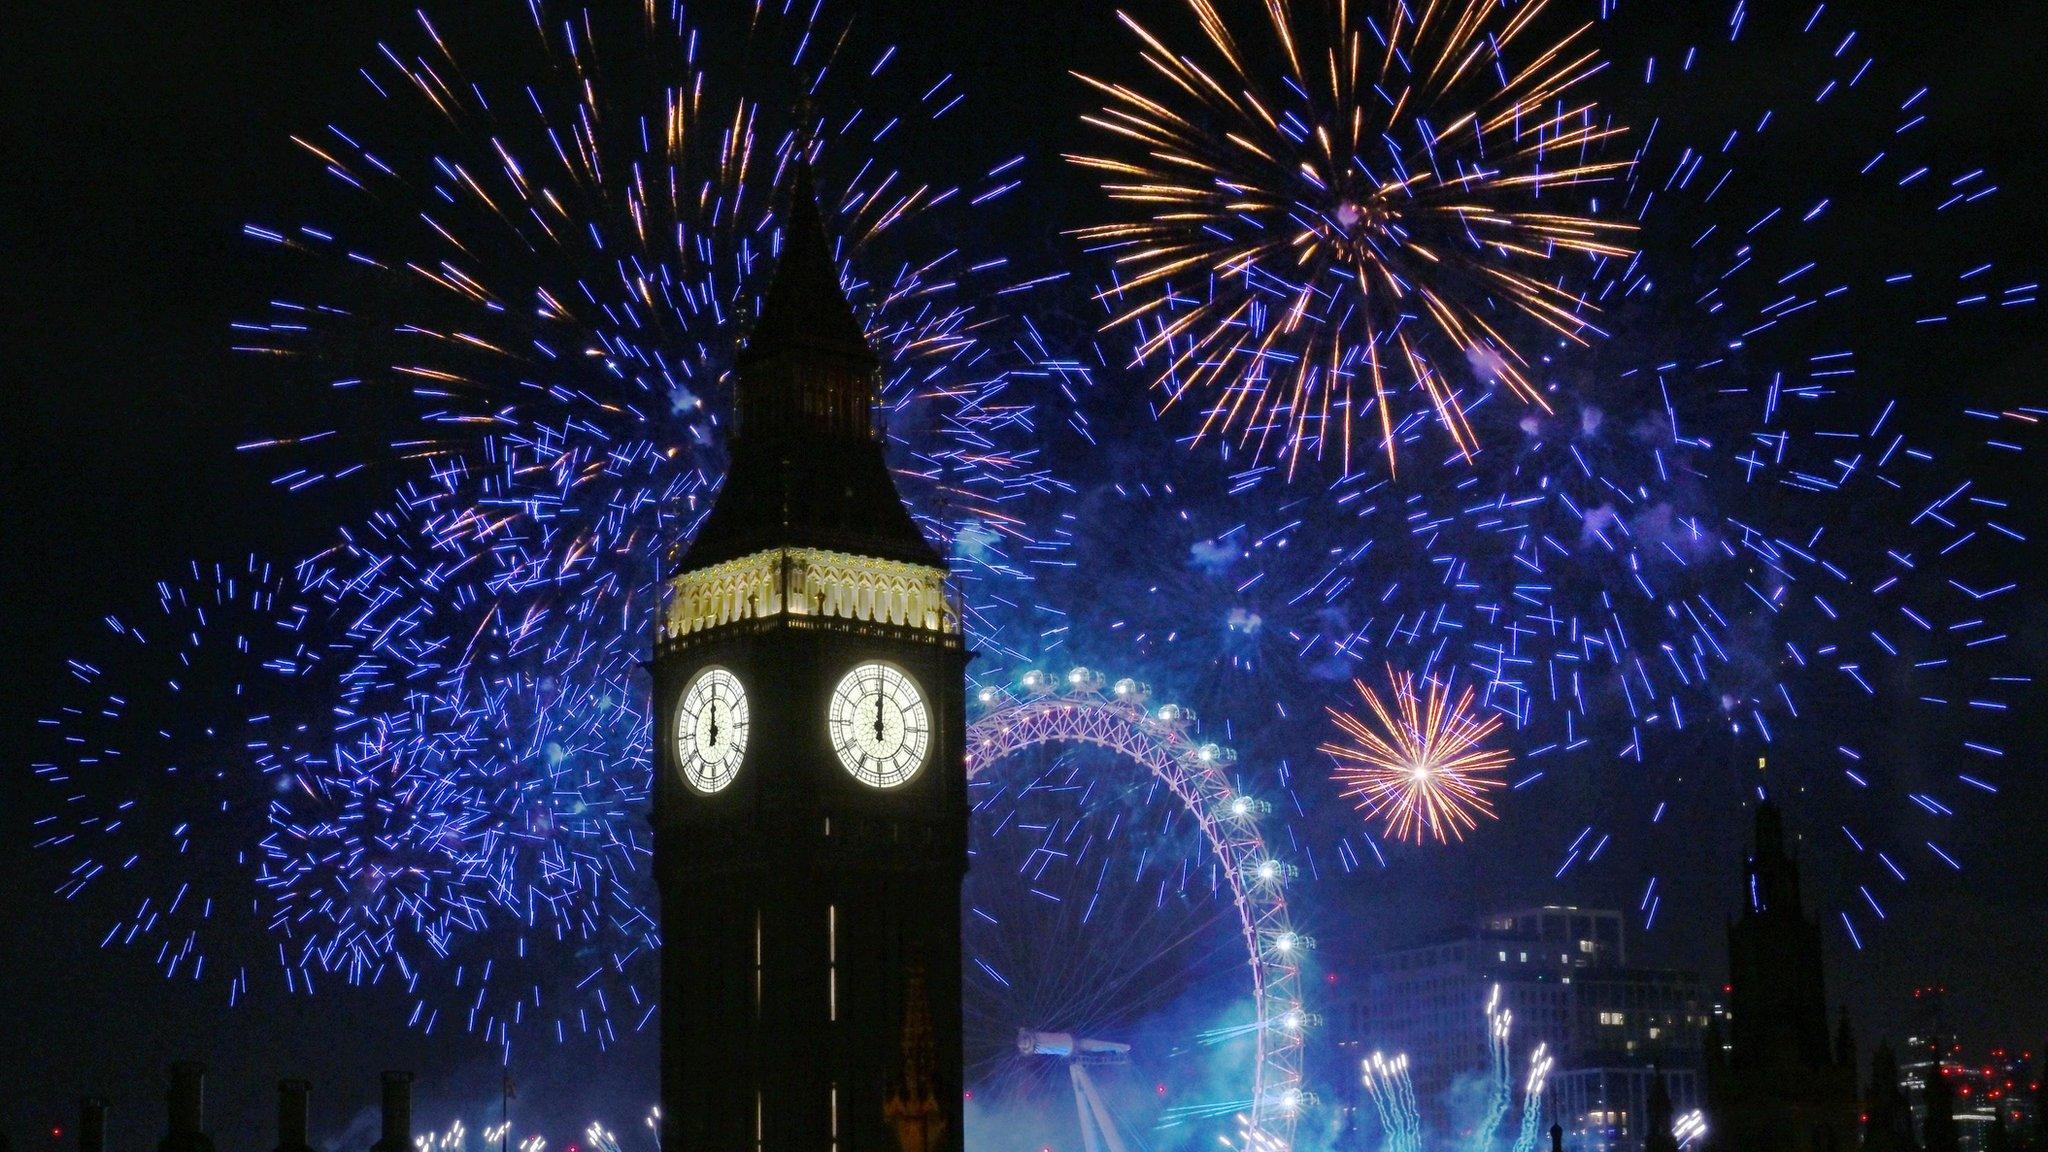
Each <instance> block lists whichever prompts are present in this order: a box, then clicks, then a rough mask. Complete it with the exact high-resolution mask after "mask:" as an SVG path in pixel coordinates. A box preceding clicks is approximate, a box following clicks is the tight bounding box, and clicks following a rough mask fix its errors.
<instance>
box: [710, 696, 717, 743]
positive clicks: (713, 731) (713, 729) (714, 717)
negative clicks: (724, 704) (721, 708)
mask: <svg viewBox="0 0 2048 1152" xmlns="http://www.w3.org/2000/svg"><path fill="white" fill-rule="evenodd" d="M711 746H712V747H713V748H716V747H718V701H716V700H713V701H712V702H711Z"/></svg>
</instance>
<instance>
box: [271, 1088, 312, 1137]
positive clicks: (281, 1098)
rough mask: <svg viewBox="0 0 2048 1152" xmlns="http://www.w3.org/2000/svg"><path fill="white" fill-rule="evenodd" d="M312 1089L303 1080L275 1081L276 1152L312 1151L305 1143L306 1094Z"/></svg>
mask: <svg viewBox="0 0 2048 1152" xmlns="http://www.w3.org/2000/svg"><path fill="white" fill-rule="evenodd" d="M312 1090H313V1085H312V1084H310V1083H308V1082H306V1081H304V1080H279V1081H278V1082H277V1152H312V1149H311V1146H310V1145H308V1144H307V1143H306V1095H307V1094H308V1093H310V1092H311V1091H312Z"/></svg>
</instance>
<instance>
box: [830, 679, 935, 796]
mask: <svg viewBox="0 0 2048 1152" xmlns="http://www.w3.org/2000/svg"><path fill="white" fill-rule="evenodd" d="M828 722H829V723H830V725H831V729H832V750H833V751H834V752H837V753H838V754H839V762H840V763H841V764H844V765H846V770H847V771H848V772H851V773H853V775H854V778H855V779H857V780H859V781H860V782H861V783H863V784H866V785H868V786H869V787H871V788H894V787H896V786H897V785H899V784H902V783H904V782H905V781H907V780H909V779H910V778H911V777H912V776H915V775H917V770H918V769H919V768H922V767H924V758H925V753H926V752H928V751H930V749H931V742H932V724H931V710H930V709H929V708H927V707H926V706H925V700H924V693H923V692H922V691H920V690H919V689H918V686H917V681H915V680H913V679H911V678H910V675H909V674H908V673H906V672H904V671H903V670H902V669H901V668H896V667H893V666H891V665H888V664H861V665H858V666H856V667H855V668H854V669H853V670H852V671H851V672H848V673H847V674H846V675H845V677H844V678H842V679H841V680H840V681H839V686H838V687H837V688H834V689H833V690H832V710H831V713H830V715H829V717H828Z"/></svg>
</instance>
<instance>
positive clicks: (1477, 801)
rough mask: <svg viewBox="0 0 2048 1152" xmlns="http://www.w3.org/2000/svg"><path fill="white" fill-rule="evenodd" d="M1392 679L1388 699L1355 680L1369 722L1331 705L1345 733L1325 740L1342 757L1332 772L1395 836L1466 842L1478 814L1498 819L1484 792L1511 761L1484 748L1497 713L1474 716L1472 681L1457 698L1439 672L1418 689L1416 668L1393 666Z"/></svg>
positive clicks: (1496, 724)
mask: <svg viewBox="0 0 2048 1152" xmlns="http://www.w3.org/2000/svg"><path fill="white" fill-rule="evenodd" d="M1387 681H1388V686H1389V688H1390V690H1391V701H1387V700H1382V699H1381V698H1380V695H1379V693H1378V692H1376V691H1374V690H1373V688H1372V686H1371V685H1369V684H1367V683H1366V682H1365V681H1363V680H1353V681H1352V682H1351V684H1352V687H1354V688H1356V689H1357V690H1358V695H1359V698H1360V699H1361V700H1363V701H1364V702H1365V705H1366V708H1367V710H1368V711H1369V712H1370V713H1371V719H1370V720H1368V719H1367V718H1366V717H1365V716H1363V715H1360V714H1354V713H1350V712H1345V711H1343V710H1342V709H1339V708H1334V707H1332V708H1327V709H1326V711H1328V712H1329V714H1330V719H1331V721H1332V722H1334V723H1335V724H1336V725H1337V727H1338V728H1339V729H1340V730H1342V732H1343V733H1344V735H1345V737H1347V739H1346V740H1345V741H1343V742H1337V741H1331V742H1327V743H1325V744H1323V745H1322V751H1324V752H1327V753H1329V755H1330V756H1331V757H1333V758H1334V759H1335V760H1336V762H1337V763H1336V770H1335V772H1333V773H1332V775H1331V778H1332V779H1333V780H1335V781H1336V783H1337V784H1338V785H1339V786H1340V787H1341V788H1342V789H1343V792H1342V794H1343V796H1344V797H1345V798H1347V799H1349V800H1352V801H1353V802H1354V803H1355V804H1356V805H1357V807H1358V809H1359V811H1361V812H1363V813H1365V818H1366V819H1368V820H1374V819H1377V820H1380V821H1382V822H1383V827H1384V830H1385V832H1386V834H1387V835H1388V836H1390V837H1392V838H1393V839H1396V840H1409V841H1413V842H1414V843H1417V844H1419V843H1421V842H1422V840H1423V838H1424V837H1425V836H1434V837H1435V838H1436V840H1437V842H1438V843H1440V844H1441V843H1445V842H1447V841H1449V840H1451V839H1454V838H1455V839H1458V840H1463V839H1464V838H1465V833H1466V832H1469V831H1471V830H1472V829H1474V828H1476V827H1478V821H1479V819H1480V818H1481V817H1485V818H1489V819H1491V818H1494V817H1495V813H1494V810H1493V803H1492V801H1490V800H1488V799H1487V793H1489V792H1491V791H1493V790H1495V789H1498V788H1501V787H1504V782H1503V781H1502V780H1501V778H1500V775H1499V773H1500V771H1501V769H1503V768H1505V767H1507V765H1508V763H1509V761H1510V760H1512V759H1513V758H1512V757H1511V756H1510V755H1509V754H1508V753H1507V752H1506V751H1504V750H1501V749H1495V748H1485V747H1481V743H1482V742H1483V741H1484V740H1485V739H1486V738H1487V737H1488V736H1491V735H1492V734H1493V733H1494V731H1495V730H1496V729H1498V728H1499V727H1500V717H1499V716H1495V715H1488V716H1485V717H1483V718H1482V717H1479V716H1475V715H1473V712H1472V689H1471V688H1469V687H1468V688H1466V689H1465V690H1464V691H1463V692H1462V693H1460V694H1459V695H1458V697H1457V699H1456V701H1455V702H1453V701H1452V699H1451V690H1452V689H1451V685H1450V684H1448V683H1446V682H1444V681H1441V680H1438V679H1436V678H1435V677H1428V678H1425V679H1424V681H1423V685H1422V690H1420V691H1418V686H1417V684H1416V682H1415V676H1414V675H1413V674H1412V673H1408V672H1396V671H1395V670H1394V669H1393V668H1391V667H1389V668H1388V669H1387ZM1390 703H1391V707H1390V706H1389V704H1390Z"/></svg>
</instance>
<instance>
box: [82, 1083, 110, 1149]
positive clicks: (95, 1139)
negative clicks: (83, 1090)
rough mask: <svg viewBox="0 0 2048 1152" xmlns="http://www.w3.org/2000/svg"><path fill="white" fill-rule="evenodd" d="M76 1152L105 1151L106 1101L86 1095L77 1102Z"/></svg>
mask: <svg viewBox="0 0 2048 1152" xmlns="http://www.w3.org/2000/svg"><path fill="white" fill-rule="evenodd" d="M78 1152H107V1102H106V1101H105V1100H101V1099H99V1098H97V1097H93V1096H87V1097H86V1098H85V1099H83V1100H80V1101H79V1102H78Z"/></svg>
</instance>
